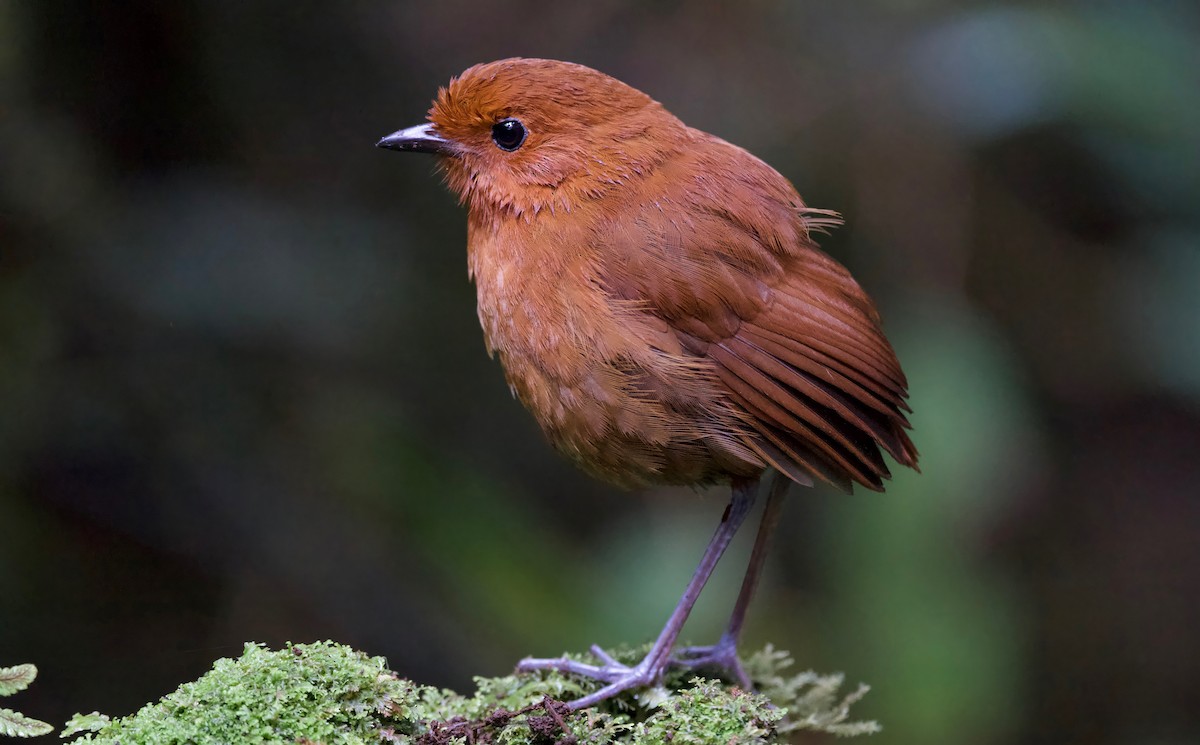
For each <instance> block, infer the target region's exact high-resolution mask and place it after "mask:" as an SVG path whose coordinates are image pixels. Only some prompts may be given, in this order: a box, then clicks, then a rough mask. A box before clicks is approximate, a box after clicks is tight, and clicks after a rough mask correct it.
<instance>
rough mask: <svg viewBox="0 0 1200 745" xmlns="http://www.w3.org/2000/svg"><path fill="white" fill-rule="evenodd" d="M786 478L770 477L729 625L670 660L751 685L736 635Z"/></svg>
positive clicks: (776, 516) (739, 632) (755, 583)
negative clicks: (719, 672)
mask: <svg viewBox="0 0 1200 745" xmlns="http://www.w3.org/2000/svg"><path fill="white" fill-rule="evenodd" d="M788 484H789V481H788V479H787V477H785V476H784V475H783V474H781V473H776V474H775V478H774V479H773V480H772V481H771V489H770V491H769V493H768V495H767V504H766V506H765V507H764V508H763V515H762V522H760V523H759V524H758V535H757V536H756V537H755V538H754V549H753V550H752V551H751V552H750V564H749V565H748V566H747V567H746V576H745V578H743V579H742V589H741V591H740V592H739V593H738V597H737V602H736V603H734V606H733V614H732V615H730V617H729V625H728V626H726V627H725V632H724V633H723V634H721V638H720V640H719V641H718V642H717V643H716V644H713V645H712V646H708V647H687V648H686V649H681V650H679V652H677V653H676V655H675V657H674V658H672V660H671V664H673V665H679V666H682V667H687V668H699V667H710V668H718V669H721V670H725V671H727V672H729V674H730V675H732V676H733V677H734V679H735V680H736V681H737V682H738V684H739V685H741V686H742V687H743V688H745V689H746V690H751V689H752V687H753V686H752V684H751V682H750V676H749V675H747V674H746V670H745V668H743V667H742V662H741V660H739V659H738V656H737V645H738V639H739V638H740V637H741V635H742V624H743V622H744V621H745V620H746V609H747V608H748V607H749V605H750V600H751V599H752V598H753V597H754V590H755V589H756V588H757V587H758V580H759V577H760V575H761V574H762V568H763V562H764V560H765V559H766V556H767V544H768V542H769V541H770V539H771V534H772V533H773V532H774V531H775V526H776V525H778V524H779V513H780V508H781V507H782V506H783V495H784V493H785V492H786V491H787V487H788Z"/></svg>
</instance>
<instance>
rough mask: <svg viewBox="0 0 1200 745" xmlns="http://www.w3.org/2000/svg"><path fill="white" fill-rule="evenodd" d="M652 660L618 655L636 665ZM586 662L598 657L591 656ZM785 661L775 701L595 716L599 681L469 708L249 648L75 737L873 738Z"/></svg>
mask: <svg viewBox="0 0 1200 745" xmlns="http://www.w3.org/2000/svg"><path fill="white" fill-rule="evenodd" d="M643 652H644V650H642V649H626V650H622V651H619V652H617V653H616V654H615V655H614V656H616V657H617V658H618V659H620V660H623V661H629V662H633V661H636V660H637V659H638V658H639V657H640V655H641V654H642V653H643ZM582 657H583V658H585V659H586V656H582ZM790 663H791V660H790V659H789V658H788V656H787V655H786V654H785V653H780V652H775V651H773V650H772V649H771V648H769V647H768V648H767V649H766V650H764V651H763V652H760V653H758V654H756V655H753V656H752V657H750V658H749V659H748V660H746V665H747V669H748V670H749V671H750V672H751V674H752V676H754V679H755V681H756V683H757V684H758V685H759V686H760V687H761V688H762V690H763V691H764V692H766V693H768V694H770V695H771V696H773V697H774V705H773V704H772V700H771V699H770V698H768V697H767V696H766V695H760V694H755V693H747V692H744V691H740V690H738V689H737V688H735V687H730V686H728V685H726V684H723V683H719V682H717V681H712V680H705V679H702V678H697V677H694V676H693V675H692V674H691V673H686V672H682V671H681V672H673V673H672V674H670V675H668V676H667V679H666V680H665V681H664V683H663V686H662V687H661V688H659V689H655V690H652V691H636V692H631V693H629V694H626V695H622V696H618V697H615V698H614V699H611V700H609V701H605V702H604V703H602V704H601V705H600V706H597V707H593V708H590V709H585V710H583V711H578V712H573V711H570V710H569V709H568V708H567V707H566V705H565V704H564V703H563V702H564V701H565V700H570V699H573V698H577V697H578V696H581V695H584V694H586V693H588V692H590V691H592V690H595V687H596V685H597V684H596V683H595V682H593V681H590V680H585V679H581V678H577V677H573V676H564V675H560V674H558V673H550V672H544V673H535V674H529V675H525V674H522V675H508V676H503V677H499V678H477V679H476V681H475V682H476V691H475V693H474V694H473V695H471V696H462V695H459V694H456V693H453V692H452V691H446V690H439V689H436V688H432V687H430V686H421V685H417V684H414V683H412V682H410V681H407V680H403V679H400V678H398V677H396V675H395V674H394V673H392V672H391V671H389V670H388V669H387V665H386V662H385V660H384V659H383V658H381V657H368V656H366V655H364V654H362V653H359V652H355V651H353V650H351V649H349V648H347V647H344V646H340V645H337V644H333V643H332V642H324V643H318V644H307V645H303V644H298V645H289V646H288V647H287V648H286V649H284V650H280V651H270V650H267V649H265V648H264V647H262V646H259V645H255V644H247V645H246V650H245V653H244V654H243V655H242V656H241V657H240V658H238V659H236V660H230V659H223V660H218V661H217V663H216V665H215V666H214V667H213V670H212V671H210V672H209V673H207V674H206V675H204V676H203V677H202V678H200V679H199V680H197V681H195V682H194V683H187V684H184V685H182V686H180V687H179V689H178V690H176V691H175V692H174V693H172V694H170V695H168V696H166V697H164V698H163V699H162V700H161V701H159V702H158V703H155V704H150V705H148V706H146V707H144V708H143V709H142V710H141V711H139V712H137V713H136V714H134V715H132V716H129V717H124V718H119V719H113V720H109V719H108V718H107V717H104V716H101V715H98V714H90V715H87V716H80V715H76V717H75V719H73V720H72V722H71V723H70V724H69V725H68V729H67V731H65V732H64V733H63V736H64V737H68V736H71V735H77V734H79V733H81V732H82V733H83V734H82V735H80V736H79V739H77V740H75V742H76V743H112V744H113V745H116V744H117V743H121V744H122V745H128V744H131V743H142V742H147V743H164V744H170V743H197V744H198V745H201V744H204V743H228V742H238V743H282V742H294V743H304V742H308V743H346V744H348V745H349V744H352V743H406V744H408V745H451V744H452V743H462V742H477V743H495V745H518V744H519V743H520V744H529V743H532V744H534V745H542V744H543V743H544V745H553V744H554V743H563V744H564V745H566V744H567V743H574V744H576V745H605V744H608V743H612V744H613V745H616V744H621V745H633V744H634V743H639V744H643V745H658V744H662V745H666V743H671V744H672V745H689V744H690V743H696V744H699V743H713V742H720V743H725V744H728V745H757V744H764V745H765V744H767V743H776V742H782V739H781V738H782V736H783V735H784V734H785V733H786V732H789V731H791V730H793V729H801V728H803V729H813V730H819V731H826V732H833V733H836V734H843V735H845V734H859V733H862V732H869V731H874V729H875V725H874V724H873V723H868V724H847V723H846V722H845V719H846V718H847V714H848V708H849V705H850V703H853V701H854V700H857V697H859V696H861V694H862V691H859V692H857V693H855V694H852V695H851V696H850V697H847V698H846V699H841V700H839V699H838V697H837V695H836V693H837V688H838V685H840V683H841V678H840V677H839V676H825V677H822V676H816V675H814V674H812V673H804V674H801V675H798V676H792V677H787V676H784V675H783V673H782V670H783V669H784V668H785V667H786V666H787V665H789V664H790Z"/></svg>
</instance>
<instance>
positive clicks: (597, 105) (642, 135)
mask: <svg viewBox="0 0 1200 745" xmlns="http://www.w3.org/2000/svg"><path fill="white" fill-rule="evenodd" d="M428 119H429V123H427V124H421V125H418V126H415V127H409V128H408V129H402V130H400V131H398V132H395V133H393V134H391V135H388V136H387V137H385V138H383V139H382V140H381V141H380V142H379V147H384V148H389V149H393V150H408V151H416V152H431V153H436V154H437V155H439V156H440V158H439V160H440V161H441V165H442V166H443V168H444V169H445V172H446V177H447V181H448V183H449V184H450V187H451V188H452V189H453V190H454V191H456V192H457V193H458V194H459V196H460V197H461V198H462V200H463V201H464V202H466V203H467V204H468V205H469V206H470V208H471V209H472V210H473V211H475V210H480V211H486V212H492V213H507V214H510V215H515V216H524V217H531V216H533V215H536V214H538V213H539V212H541V211H542V210H559V209H561V210H568V211H569V210H571V209H572V208H574V207H575V206H576V205H577V204H579V203H580V202H581V201H582V200H586V199H594V198H597V197H599V196H600V195H602V194H604V193H606V192H607V191H608V190H610V189H612V188H613V187H615V186H618V185H620V184H624V183H627V182H629V181H630V180H633V179H636V178H639V177H640V176H642V175H644V174H646V173H648V172H650V171H651V170H653V169H654V167H655V166H656V165H658V164H659V163H660V162H662V161H663V160H664V159H665V158H667V157H669V156H670V154H671V153H673V152H676V151H677V150H679V149H680V148H681V147H683V146H684V145H685V141H686V139H687V132H688V130H687V128H686V127H685V126H684V125H683V124H682V123H681V122H680V121H679V120H678V119H676V118H675V117H674V116H672V115H671V114H670V113H669V112H668V111H667V110H666V109H664V108H663V107H662V105H660V104H659V103H658V102H656V101H655V100H653V99H652V98H650V97H649V96H647V95H646V94H644V93H642V92H641V91H638V90H636V89H634V88H631V87H629V86H628V85H625V84H624V83H622V82H620V81H619V80H616V79H615V78H611V77H609V76H608V75H605V74H603V73H600V72H597V71H596V70H593V69H591V68H588V67H584V66H582V65H576V64H572V63H569V62H558V61H554V60H542V59H521V58H514V59H506V60H500V61H498V62H489V63H486V64H481V65H476V66H474V67H471V68H469V69H468V70H466V71H465V72H463V73H462V74H461V75H459V76H458V77H457V78H454V79H453V80H451V81H450V84H449V85H447V86H446V87H444V88H441V89H440V90H439V91H438V95H437V99H436V100H435V101H434V103H433V107H432V108H430V110H429V116H428Z"/></svg>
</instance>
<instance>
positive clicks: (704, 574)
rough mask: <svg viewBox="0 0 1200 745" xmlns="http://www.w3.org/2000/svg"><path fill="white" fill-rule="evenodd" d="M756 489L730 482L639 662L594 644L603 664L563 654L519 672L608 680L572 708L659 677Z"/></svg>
mask: <svg viewBox="0 0 1200 745" xmlns="http://www.w3.org/2000/svg"><path fill="white" fill-rule="evenodd" d="M757 489H758V479H736V480H735V481H734V482H733V495H732V497H731V498H730V500H729V505H728V506H727V507H726V508H725V513H724V514H723V515H722V516H721V524H720V525H718V526H717V531H716V533H714V534H713V537H712V540H710V541H709V543H708V548H706V549H705V550H704V556H702V557H701V559H700V564H699V566H697V567H696V571H695V573H693V574H692V579H691V581H689V582H688V585H687V588H686V589H685V590H684V591H683V597H681V598H680V599H679V603H678V604H677V605H676V606H675V610H674V611H672V612H671V616H670V618H668V619H667V623H666V625H665V626H663V630H662V631H661V632H660V633H659V635H658V639H657V640H655V642H654V646H652V647H651V648H650V651H649V653H647V654H646V656H645V657H644V658H643V659H642V661H641V662H639V663H638V664H636V665H634V666H633V667H629V666H627V665H622V664H620V663H619V662H617V661H616V660H614V659H613V658H612V657H610V656H609V655H608V654H605V653H603V651H600V652H596V651H595V650H596V648H595V647H593V652H594V653H596V657H597V658H598V659H599V660H600V661H601V662H602V663H603V664H601V665H588V664H585V663H582V662H576V661H575V660H571V659H567V658H566V657H560V658H552V659H533V658H526V659H524V660H521V662H520V663H519V664H518V665H517V670H519V671H522V672H528V671H530V670H559V671H561V672H564V673H573V674H576V675H583V676H586V677H589V678H595V679H596V680H602V681H604V682H606V683H608V685H606V686H605V687H603V688H601V689H600V690H598V691H596V692H595V693H592V694H590V695H588V696H584V697H583V698H581V699H578V700H576V701H572V702H571V703H570V707H571V708H572V709H582V708H585V707H588V706H592V705H594V704H596V703H598V702H600V701H603V700H604V699H606V698H609V697H610V696H614V695H616V694H617V693H620V692H621V691H624V690H626V689H628V688H634V687H638V686H646V685H650V684H652V683H656V682H657V681H659V680H660V679H661V678H662V674H663V671H664V670H665V669H666V667H667V665H668V663H669V662H670V657H671V649H672V648H673V647H674V646H675V641H676V639H678V638H679V632H680V631H682V630H683V624H684V622H685V621H687V617H688V614H689V613H691V612H692V606H694V605H695V604H696V599H697V598H698V597H700V591H701V590H703V589H704V584H705V583H706V582H708V578H709V577H710V576H712V573H713V569H715V568H716V566H717V562H718V561H719V560H720V558H721V554H723V553H725V549H726V548H727V547H728V546H729V542H730V541H731V540H732V539H733V536H734V534H735V533H736V532H737V529H738V527H739V526H740V525H741V524H742V522H743V521H744V520H745V519H746V515H747V514H749V512H750V508H751V507H752V506H753V505H754V494H755V492H756V491H757Z"/></svg>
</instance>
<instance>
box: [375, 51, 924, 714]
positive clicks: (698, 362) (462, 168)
mask: <svg viewBox="0 0 1200 745" xmlns="http://www.w3.org/2000/svg"><path fill="white" fill-rule="evenodd" d="M377 145H378V147H381V148H385V149H390V150H396V151H407V152H418V153H430V154H433V155H435V156H436V159H437V164H438V166H439V169H440V170H441V172H442V174H443V176H444V179H445V181H446V183H447V185H448V186H449V188H450V190H451V191H453V192H454V193H456V194H457V195H458V197H459V198H460V201H461V203H462V204H463V205H465V207H466V211H467V263H468V270H469V276H470V278H471V279H472V280H473V281H474V284H475V289H476V294H477V301H478V307H477V310H478V315H479V321H480V325H481V326H482V328H483V335H484V340H485V342H486V346H487V350H488V353H489V354H490V355H492V356H493V357H498V358H499V361H500V364H501V366H502V367H503V369H504V374H505V377H506V379H507V382H508V384H509V387H510V388H511V390H512V392H513V394H514V395H515V396H516V397H517V398H518V399H519V400H520V401H521V402H522V403H523V404H524V405H525V407H526V408H528V410H529V411H530V412H531V413H532V414H533V417H534V418H535V419H536V420H537V423H538V424H539V425H540V427H541V429H542V431H543V432H544V433H545V435H546V437H547V439H548V440H549V441H550V443H551V444H552V445H553V446H554V447H555V448H556V449H557V450H559V451H560V452H561V453H563V454H565V455H566V456H568V457H569V458H571V459H572V460H573V461H575V462H576V463H577V464H578V465H579V466H580V467H582V468H583V469H584V470H585V471H587V472H588V473H590V474H592V475H593V476H596V477H598V478H600V479H602V480H605V481H608V482H611V483H612V484H615V485H617V486H621V487H626V488H644V487H649V486H654V485H687V486H692V487H705V486H711V485H725V484H727V485H729V488H730V501H729V504H728V505H727V506H726V508H725V510H724V512H723V514H722V517H721V519H720V521H719V523H718V526H717V528H716V530H715V532H714V534H713V537H712V539H711V541H710V542H709V544H708V546H707V547H706V549H705V551H704V553H703V554H702V557H701V560H700V562H699V565H698V566H697V568H696V570H695V573H694V574H693V575H692V578H691V580H690V581H689V582H688V584H687V586H686V588H685V590H684V593H683V595H682V597H681V598H680V600H679V602H678V603H677V605H676V607H675V609H674V610H673V611H672V613H671V615H670V616H669V617H668V620H667V622H666V623H665V625H664V627H663V629H662V631H661V632H660V633H659V635H658V637H657V638H656V640H655V641H654V643H653V644H652V645H651V647H650V649H649V652H648V653H647V654H646V655H645V657H644V658H643V659H642V660H641V661H640V662H638V663H636V664H624V663H622V662H619V661H618V660H616V659H615V658H614V657H612V656H611V655H609V654H608V653H607V652H606V651H605V650H603V649H602V648H600V647H598V646H596V645H593V646H592V647H591V651H592V653H593V655H594V656H595V658H596V662H595V663H594V664H593V663H587V662H582V661H579V660H574V659H571V658H568V657H566V656H564V657H561V658H526V659H524V660H522V661H521V662H520V663H519V664H518V670H521V671H534V670H557V671H561V672H563V673H569V674H577V675H581V676H586V677H589V678H592V679H594V680H596V681H598V683H597V689H596V690H595V691H594V692H592V693H590V694H589V695H586V696H583V697H581V698H578V699H576V700H574V701H572V702H570V706H571V708H573V709H580V708H584V707H588V706H593V705H595V704H597V703H599V702H601V701H604V700H605V699H607V698H609V697H611V696H614V695H616V694H618V693H620V692H622V691H626V690H629V689H633V688H640V687H646V686H652V685H656V684H658V683H659V682H661V680H662V677H663V675H664V673H665V671H666V670H668V669H669V668H671V667H672V666H682V667H686V668H706V669H707V668H714V667H715V668H719V669H721V670H723V671H724V672H725V673H726V674H727V675H729V676H731V677H732V678H733V680H734V681H735V682H736V683H737V684H739V685H741V686H742V687H743V688H746V689H750V688H751V686H752V681H751V680H750V679H749V676H748V675H747V673H746V671H745V669H744V668H743V666H742V664H741V662H740V660H739V658H738V656H737V646H738V642H739V640H740V636H741V631H742V627H743V623H744V620H745V616H746V611H747V607H748V606H749V604H750V600H751V598H752V597H753V595H754V591H755V588H756V586H757V582H758V578H759V576H760V574H761V571H762V567H763V562H764V557H765V555H766V552H767V544H768V541H769V539H770V537H771V534H772V532H773V531H774V528H775V527H776V524H777V522H778V519H779V514H780V508H781V506H782V500H783V498H784V495H785V493H786V492H787V490H788V487H789V486H790V485H792V484H797V485H802V486H812V485H813V484H814V482H816V481H821V482H826V483H829V484H832V485H834V486H836V487H838V488H840V489H842V490H844V491H847V492H848V491H850V490H851V489H852V487H853V485H856V484H857V485H861V486H863V487H866V488H867V489H871V490H876V491H882V490H883V481H884V479H886V478H889V477H890V476H891V474H890V472H889V469H888V466H887V464H886V463H885V461H884V457H883V455H882V454H883V453H884V452H886V453H887V454H888V455H889V456H890V457H891V458H892V459H893V460H895V461H896V462H897V463H899V464H901V465H903V466H907V467H911V468H913V469H916V468H917V457H918V453H917V450H916V448H915V446H914V445H913V442H912V440H911V438H910V437H909V435H908V431H909V430H910V429H911V425H910V423H909V421H908V419H907V414H908V413H911V408H910V407H909V406H908V403H907V398H908V382H907V380H906V378H905V375H904V372H903V371H902V369H901V367H900V363H899V361H898V359H897V357H896V353H895V351H894V350H893V348H892V346H891V344H890V343H889V341H888V339H887V337H886V336H885V335H884V332H883V329H882V325H881V319H880V315H879V312H878V311H877V309H876V307H875V305H874V303H873V301H872V300H871V299H870V298H869V297H868V296H867V294H866V293H865V292H864V291H863V289H862V288H861V287H860V286H859V284H858V283H857V282H856V281H855V280H854V279H853V277H851V275H850V273H849V271H847V270H846V269H845V268H844V267H843V266H842V265H841V264H839V263H838V262H837V261H835V260H834V259H833V258H831V257H830V256H829V255H827V254H826V253H824V252H823V251H822V250H821V249H820V248H819V247H818V245H817V242H816V236H817V235H818V234H821V233H824V232H827V231H828V230H829V229H831V228H834V227H836V226H837V225H840V224H841V217H840V215H839V214H838V213H836V212H834V211H831V210H825V209H818V208H814V207H809V206H808V205H806V204H805V202H804V201H803V200H802V199H801V197H800V195H799V194H798V193H797V191H796V189H795V187H794V186H793V185H792V184H791V182H790V181H788V180H787V179H786V178H785V177H784V176H782V175H781V174H780V173H779V172H777V171H776V170H775V169H774V168H772V167H771V166H769V165H767V164H766V163H765V162H763V161H762V160H760V159H758V158H757V157H755V156H754V155H751V154H750V153H749V152H748V151H746V150H744V149H742V148H740V147H738V146H736V145H733V144H730V143H729V142H726V141H725V140H723V139H721V138H719V137H716V136H714V135H711V134H708V133H706V132H703V131H700V130H698V129H694V128H692V127H689V126H687V125H686V124H684V123H683V122H682V121H680V120H679V119H678V118H677V117H675V116H674V115H673V114H671V113H670V112H669V111H668V110H667V109H666V108H665V107H664V106H663V105H662V104H661V103H659V102H658V101H656V100H654V99H653V98H651V97H650V96H649V95H647V94H645V93H643V92H641V91H640V90H637V89H636V88H634V87H632V86H629V85H627V84H625V83H623V82H621V81H619V80H617V79H616V78H613V77H611V76H609V75H606V74H604V73H602V72H600V71H598V70H594V69H592V68H589V67H586V66H583V65H579V64H575V63H571V62H563V61H557V60H547V59H533V58H510V59H502V60H498V61H494V62H487V63H482V64H477V65H475V66H473V67H470V68H468V69H467V70H465V71H464V72H462V73H461V74H459V75H458V76H457V77H454V78H452V79H451V80H450V82H449V83H448V84H446V85H445V86H442V87H440V88H439V89H438V91H437V95H436V98H435V99H434V101H433V103H432V106H431V108H430V109H429V112H428V115H427V120H426V121H425V122H424V123H421V124H418V125H415V126H410V127H407V128H404V129H401V130H399V131H396V132H394V133H392V134H389V135H387V136H386V137H384V138H383V139H381V140H380V141H379V142H378V143H377ZM768 476H769V477H770V478H769V481H768V486H767V489H766V491H767V498H766V504H765V507H764V508H763V516H762V518H761V523H760V526H759V529H758V534H757V536H756V538H755V541H754V546H753V548H752V549H751V554H750V560H749V564H748V566H747V570H746V574H745V577H744V579H743V582H742V586H741V590H740V592H739V594H738V597H737V599H736V601H735V603H734V606H733V611H732V613H731V615H730V619H729V623H728V624H727V626H726V629H725V631H724V633H723V634H722V635H721V637H720V639H719V640H718V641H717V642H716V643H715V644H712V645H709V646H700V647H686V648H682V649H676V644H677V642H678V638H679V635H680V631H681V630H682V627H683V625H684V622H685V621H686V620H687V617H688V614H689V613H690V611H691V608H692V606H693V605H694V603H695V602H696V599H697V597H699V595H700V592H701V590H702V589H703V588H704V585H705V583H706V582H707V580H708V578H709V576H710V575H711V573H712V571H713V569H714V567H715V566H716V564H717V561H718V560H719V559H720V558H721V555H722V554H723V553H724V551H725V549H726V547H727V546H728V544H729V542H730V540H731V539H732V538H733V536H734V534H735V533H736V532H737V530H738V528H739V527H740V526H741V524H742V523H743V522H744V520H745V519H746V517H747V515H748V513H749V512H750V511H751V507H752V505H753V504H754V502H755V500H756V495H757V493H758V491H759V486H760V482H762V481H763V480H764V479H766V478H767V477H768Z"/></svg>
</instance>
